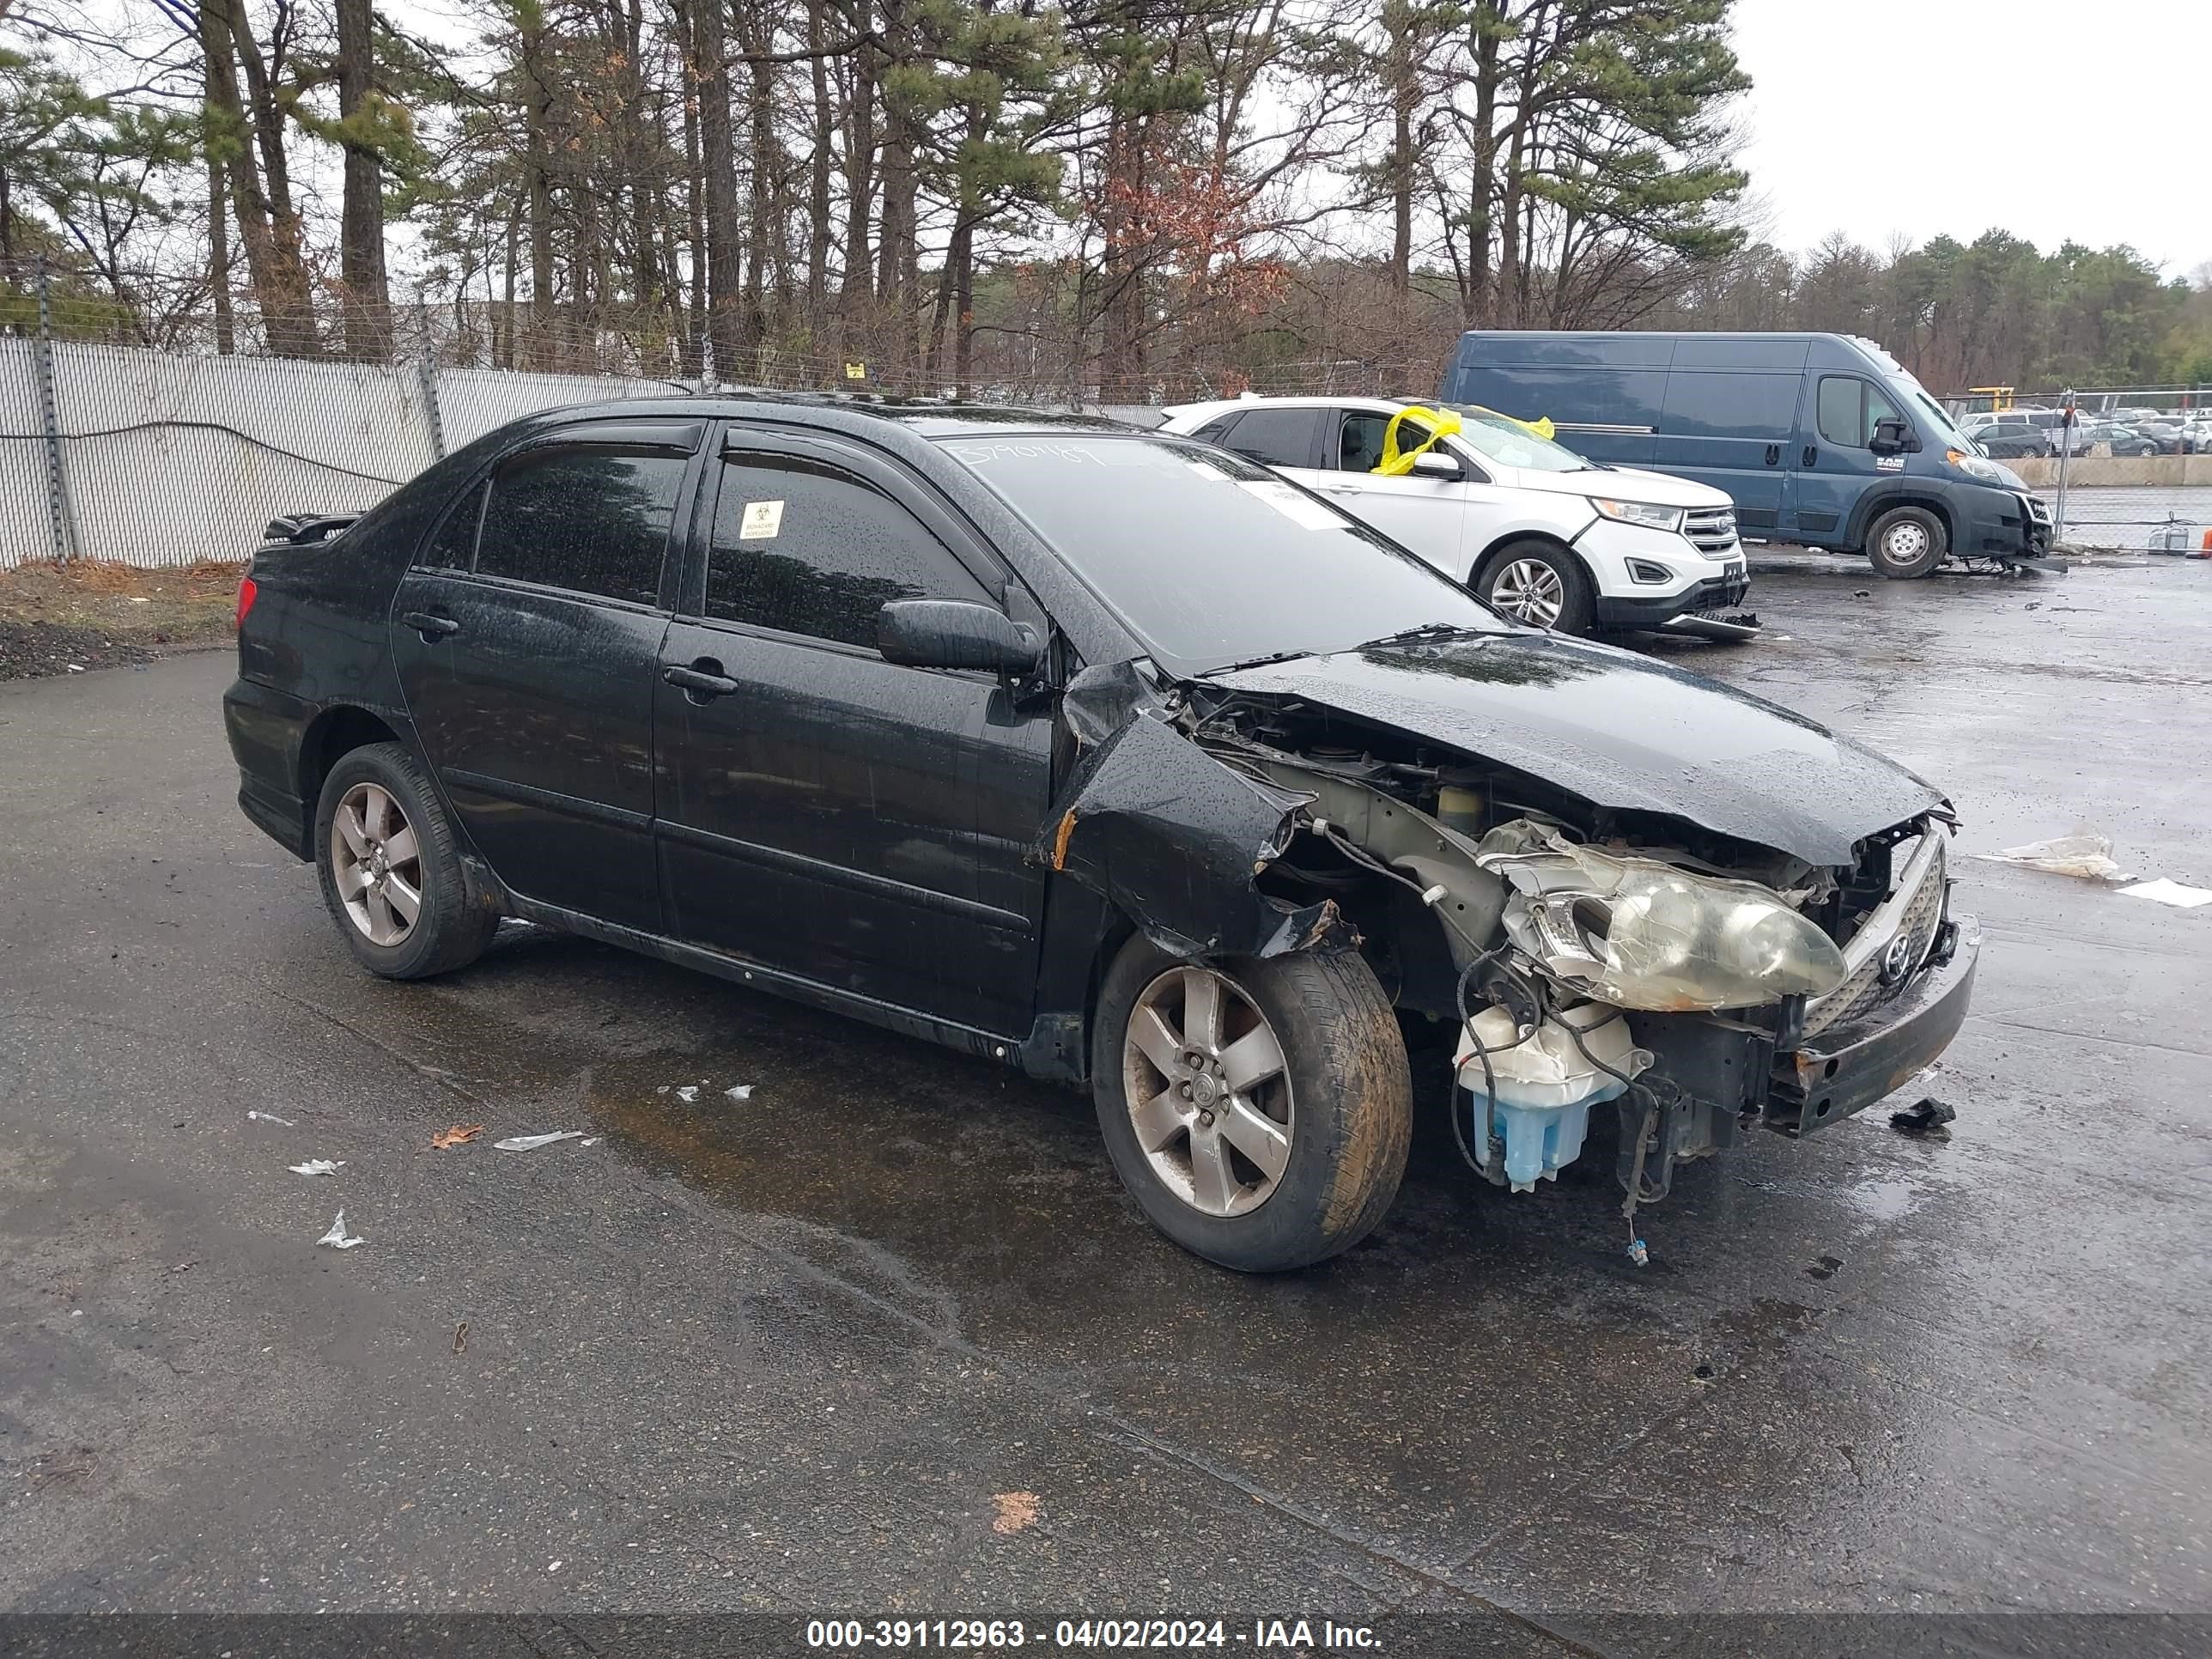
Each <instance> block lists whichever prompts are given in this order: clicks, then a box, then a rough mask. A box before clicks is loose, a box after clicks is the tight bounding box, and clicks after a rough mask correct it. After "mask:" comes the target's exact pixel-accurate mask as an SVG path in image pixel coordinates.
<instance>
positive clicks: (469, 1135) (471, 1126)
mask: <svg viewBox="0 0 2212 1659" xmlns="http://www.w3.org/2000/svg"><path fill="white" fill-rule="evenodd" d="M482 1133H483V1124H481V1123H456V1124H454V1125H453V1126H452V1127H450V1128H445V1129H441V1130H439V1131H438V1133H435V1134H434V1135H432V1136H431V1137H430V1145H431V1146H434V1147H435V1148H436V1149H437V1150H438V1151H440V1152H444V1151H445V1150H446V1149H447V1147H449V1146H460V1145H461V1144H463V1143H464V1142H465V1141H471V1140H474V1139H476V1138H477V1136H478V1135H480V1134H482Z"/></svg>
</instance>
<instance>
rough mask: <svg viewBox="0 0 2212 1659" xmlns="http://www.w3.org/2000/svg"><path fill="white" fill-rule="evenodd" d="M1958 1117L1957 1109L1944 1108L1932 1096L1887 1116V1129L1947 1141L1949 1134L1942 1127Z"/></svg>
mask: <svg viewBox="0 0 2212 1659" xmlns="http://www.w3.org/2000/svg"><path fill="white" fill-rule="evenodd" d="M1958 1115H1959V1112H1958V1109H1957V1108H1956V1107H1954V1106H1946V1105H1945V1104H1944V1103H1942V1101H1940V1100H1938V1099H1936V1097H1935V1096H1933V1095H1929V1096H1926V1097H1923V1098H1922V1099H1920V1100H1917V1101H1915V1102H1914V1103H1912V1104H1911V1105H1910V1106H1908V1107H1906V1108H1905V1109H1904V1110H1903V1111H1901V1112H1892V1113H1891V1114H1890V1115H1889V1127H1891V1128H1893V1129H1894V1130H1896V1131H1897V1132H1898V1133H1899V1134H1908V1135H1934V1136H1936V1137H1938V1138H1939V1139H1946V1140H1948V1139H1950V1132H1949V1131H1948V1130H1947V1129H1945V1128H1944V1127H1943V1126H1944V1125H1945V1124H1947V1123H1948V1122H1949V1121H1951V1120H1952V1119H1954V1118H1955V1117H1956V1116H1958Z"/></svg>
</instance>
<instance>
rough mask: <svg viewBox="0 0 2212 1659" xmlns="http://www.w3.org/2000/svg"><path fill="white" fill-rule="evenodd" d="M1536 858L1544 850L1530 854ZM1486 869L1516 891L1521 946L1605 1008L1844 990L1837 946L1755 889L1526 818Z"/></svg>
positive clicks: (1489, 853) (1658, 1008)
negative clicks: (1577, 839)
mask: <svg viewBox="0 0 2212 1659" xmlns="http://www.w3.org/2000/svg"><path fill="white" fill-rule="evenodd" d="M1523 848H1541V850H1521V849H1523ZM1476 862H1477V863H1479V864H1480V865H1481V866H1482V867H1483V868H1484V869H1486V870H1492V871H1495V872H1497V873H1498V874H1499V875H1501V876H1503V877H1504V878H1505V879H1506V880H1507V882H1509V883H1510V884H1511V885H1512V887H1513V888H1514V890H1515V896H1514V897H1513V898H1512V899H1510V900H1509V901H1508V902H1507V904H1506V907H1505V929H1506V933H1508V934H1509V935H1510V937H1511V939H1512V940H1513V942H1514V943H1515V944H1516V945H1519V946H1520V947H1521V949H1522V951H1525V952H1527V954H1528V955H1529V956H1530V957H1534V959H1535V960H1536V961H1537V962H1539V963H1542V964H1543V966H1544V967H1545V968H1546V969H1548V970H1550V971H1551V972H1552V973H1553V974H1555V975H1559V977H1561V978H1563V979H1566V980H1569V981H1576V982H1577V983H1578V984H1580V985H1583V986H1586V987H1588V988H1589V993H1590V994H1591V995H1593V996H1595V997H1596V998H1598V999H1599V1000H1601V1001H1605V1002H1610V1003H1613V1004H1616V1005H1617V1006H1620V1007H1623V1008H1641V1009H1649V1010H1651V1011H1653V1012H1661V1013H1681V1012H1690V1011H1692V1010H1699V1009H1704V1010H1711V1009H1717V1008H1751V1007H1758V1006H1763V1005H1765V1004H1767V1003H1773V1002H1779V1001H1780V1000H1782V999H1783V998H1784V997H1786V996H1797V995H1804V996H1815V997H1817V996H1822V995H1825V994H1827V993H1828V992H1830V991H1832V990H1834V989H1835V988H1836V987H1838V985H1840V984H1842V983H1843V982H1844V955H1843V952H1842V951H1839V950H1838V949H1837V948H1836V943H1835V941H1834V940H1833V939H1830V938H1829V937H1828V936H1827V935H1826V933H1822V932H1821V931H1820V928H1818V927H1815V926H1814V924H1813V923H1812V922H1811V921H1808V920H1807V919H1806V918H1805V917H1804V916H1802V915H1800V914H1799V913H1798V912H1797V911H1796V909H1794V908H1792V907H1791V906H1790V903H1789V902H1788V901H1786V900H1785V899H1784V898H1783V896H1781V895H1780V894H1779V893H1777V892H1775V891H1773V890H1771V889H1770V888H1766V887H1762V886H1760V885H1759V884H1758V883H1756V882H1749V881H1733V880H1729V879H1727V878H1723V877H1717V876H1704V875H1699V874H1696V873H1694V872H1691V871H1688V870H1684V869H1681V868H1679V867H1678V866H1674V865H1671V864H1664V863H1662V862H1661V861H1660V860H1657V859H1645V858H1637V857H1635V856H1633V855H1625V854H1613V853H1607V852H1604V851H1602V850H1601V849H1599V848H1595V847H1579V846H1576V845H1574V844H1572V843H1571V842H1567V841H1566V840H1565V838H1563V837H1562V836H1559V835H1558V834H1557V833H1556V832H1554V831H1551V830H1548V829H1542V828H1541V827H1540V826H1538V825H1536V824H1534V823H1530V822H1529V821H1528V820H1527V819H1525V818H1523V819H1518V820H1516V821H1515V822H1514V823H1507V824H1501V825H1499V826H1498V829H1494V830H1492V832H1491V833H1490V834H1489V835H1488V836H1485V837H1484V838H1483V842H1482V851H1481V852H1480V854H1479V855H1478V856H1477V858H1476Z"/></svg>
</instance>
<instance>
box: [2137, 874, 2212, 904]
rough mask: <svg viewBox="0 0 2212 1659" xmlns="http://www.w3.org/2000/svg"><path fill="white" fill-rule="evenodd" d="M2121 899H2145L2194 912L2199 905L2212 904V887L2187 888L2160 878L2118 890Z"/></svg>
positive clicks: (2162, 877) (2176, 882)
mask: <svg viewBox="0 0 2212 1659" xmlns="http://www.w3.org/2000/svg"><path fill="white" fill-rule="evenodd" d="M2120 896H2121V897H2122V898H2147V899H2150V900H2153V901H2154V902H2157V903H2160V904H2171V905H2172V906H2174V907H2175V908H2179V909H2183V910H2194V909H2195V908H2197V906H2198V905H2200V904H2212V887H2189V886H2185V885H2184V884H2182V883H2180V882H2178V881H2168V880H2167V879H2166V878H2165V877H2164V876H2160V878H2158V879H2157V880H2156V881H2139V882H2137V883H2136V884H2135V885H2134V886H2132V887H2123V888H2121V889H2120Z"/></svg>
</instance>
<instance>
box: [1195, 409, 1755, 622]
mask: <svg viewBox="0 0 2212 1659" xmlns="http://www.w3.org/2000/svg"><path fill="white" fill-rule="evenodd" d="M1409 407H1413V405H1410V404H1407V403H1405V402H1402V401H1401V400H1398V399H1395V398H1240V399H1238V400H1237V401H1236V402H1233V403H1207V404H1182V405H1181V406H1180V407H1177V408H1174V409H1170V410H1167V411H1166V414H1167V420H1166V422H1165V423H1164V426H1163V428H1161V429H1162V430H1164V431H1167V432H1174V433H1181V434H1183V435H1188V436H1191V437H1195V438H1200V439H1202V440H1204V441H1207V442H1209V443H1216V444H1218V445H1220V446H1221V447H1223V448H1225V449H1231V450H1235V451H1236V452H1237V453H1238V454H1240V455H1243V456H1246V457H1248V458H1249V459H1253V460H1255V461H1258V462H1260V463H1261V464H1262V465H1267V466H1271V467H1273V468H1274V469H1275V470H1276V471H1279V472H1280V473H1282V474H1284V475H1285V477H1289V478H1291V479H1294V480H1295V481H1296V482H1297V483H1302V484H1304V486H1305V487H1306V488H1307V489H1314V490H1318V491H1320V492H1321V493H1322V494H1323V495H1327V496H1328V497H1329V498H1330V499H1331V500H1332V501H1335V502H1337V503H1338V504H1339V505H1340V506H1341V507H1343V508H1344V510H1345V511H1346V512H1347V513H1352V515H1353V516H1354V517H1356V518H1359V519H1363V520H1366V522H1368V523H1369V524H1370V525H1373V526H1375V528H1376V529H1377V530H1379V531H1381V532H1383V534H1384V535H1386V536H1389V538H1391V539H1392V540H1394V541H1397V542H1400V543H1402V544H1404V545H1405V546H1407V547H1408V548H1410V549H1411V550H1413V551H1414V552H1415V553H1418V554H1419V555H1420V556H1421V557H1423V558H1425V559H1426V560H1427V561H1428V562H1430V563H1431V564H1433V565H1435V566H1436V567H1437V568H1439V569H1440V570H1442V571H1443V572H1444V574H1446V575H1449V576H1450V577H1451V578H1453V579H1454V580H1456V581H1462V582H1464V583H1466V584H1467V585H1468V587H1470V588H1472V589H1473V590H1474V592H1475V593H1476V594H1478V595H1479V596H1480V597H1481V598H1482V599H1486V600H1488V601H1489V602H1490V603H1491V604H1492V605H1494V606H1496V607H1497V608H1498V610H1500V611H1504V612H1505V613H1506V614H1507V615H1509V616H1511V617H1516V618H1518V619H1519V620H1521V621H1522V622H1529V623H1536V624H1537V625H1539V626H1540V627H1544V628H1550V629H1557V630H1559V632H1561V633H1571V634H1581V633H1587V632H1588V631H1589V629H1591V628H1593V627H1601V628H1666V627H1668V626H1670V625H1680V624H1681V623H1682V621H1683V619H1685V618H1687V617H1691V616H1692V613H1695V612H1698V611H1709V610H1714V609H1718V608H1723V607H1728V606H1733V605H1740V604H1741V603H1742V601H1743V597H1744V593H1745V591H1746V589H1747V586H1748V585H1749V581H1748V578H1747V574H1746V570H1745V565H1744V556H1743V549H1742V546H1741V544H1739V543H1738V542H1737V540H1736V533H1735V503H1734V502H1733V501H1730V500H1729V498H1728V496H1727V495H1724V494H1723V492H1721V491H1720V490H1717V489H1713V488H1711V486H1710V485H1707V484H1700V483H1689V482H1688V481H1686V480H1685V479H1681V478H1671V477H1666V476H1665V475H1663V474H1662V473H1657V472H1644V471H1636V470H1634V469H1632V468H1627V467H1601V466H1597V465H1594V464H1592V463H1591V462H1589V461H1586V460H1584V459H1583V458H1582V457H1581V456H1579V455H1577V454H1576V453H1574V452H1573V451H1572V450H1571V449H1567V448H1565V447H1562V446H1560V445H1559V444H1555V443H1552V442H1550V441H1547V440H1546V439H1543V438H1540V437H1538V436H1537V435H1535V434H1534V433H1533V432H1531V431H1529V430H1528V428H1526V427H1524V426H1522V424H1521V423H1520V422H1517V421H1512V420H1508V419H1507V418H1505V417H1504V416H1502V415H1497V414H1493V413H1492V412H1491V411H1490V410H1478V409H1475V408H1473V407H1471V406H1467V405H1451V406H1449V407H1452V408H1453V409H1454V412H1455V413H1456V414H1457V415H1458V416H1459V417H1460V420H1461V422H1462V425H1461V428H1460V430H1459V431H1458V432H1456V433H1452V434H1448V435H1446V436H1445V437H1444V438H1443V441H1441V442H1440V443H1439V444H1438V445H1437V447H1436V448H1435V449H1432V450H1431V451H1429V452H1428V453H1425V454H1423V455H1421V456H1420V457H1419V459H1417V460H1416V461H1415V463H1414V466H1413V471H1412V472H1410V473H1407V474H1406V475H1404V476H1401V477H1384V476H1383V475H1382V474H1380V473H1378V472H1376V471H1373V468H1374V467H1375V465H1376V463H1378V462H1379V461H1381V459H1383V431H1384V428H1387V427H1388V426H1389V423H1390V417H1391V416H1394V415H1395V414H1396V413H1397V412H1398V411H1399V410H1401V409H1406V408H1409ZM1428 435H1429V432H1428V428H1425V427H1424V426H1421V425H1419V422H1417V421H1416V420H1414V419H1413V418H1411V417H1408V418H1407V420H1406V421H1405V422H1403V423H1402V424H1401V426H1400V428H1399V446H1400V447H1401V449H1410V448H1412V447H1414V446H1415V445H1416V444H1418V443H1419V442H1421V441H1423V440H1424V439H1425V438H1426V437H1428Z"/></svg>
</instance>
